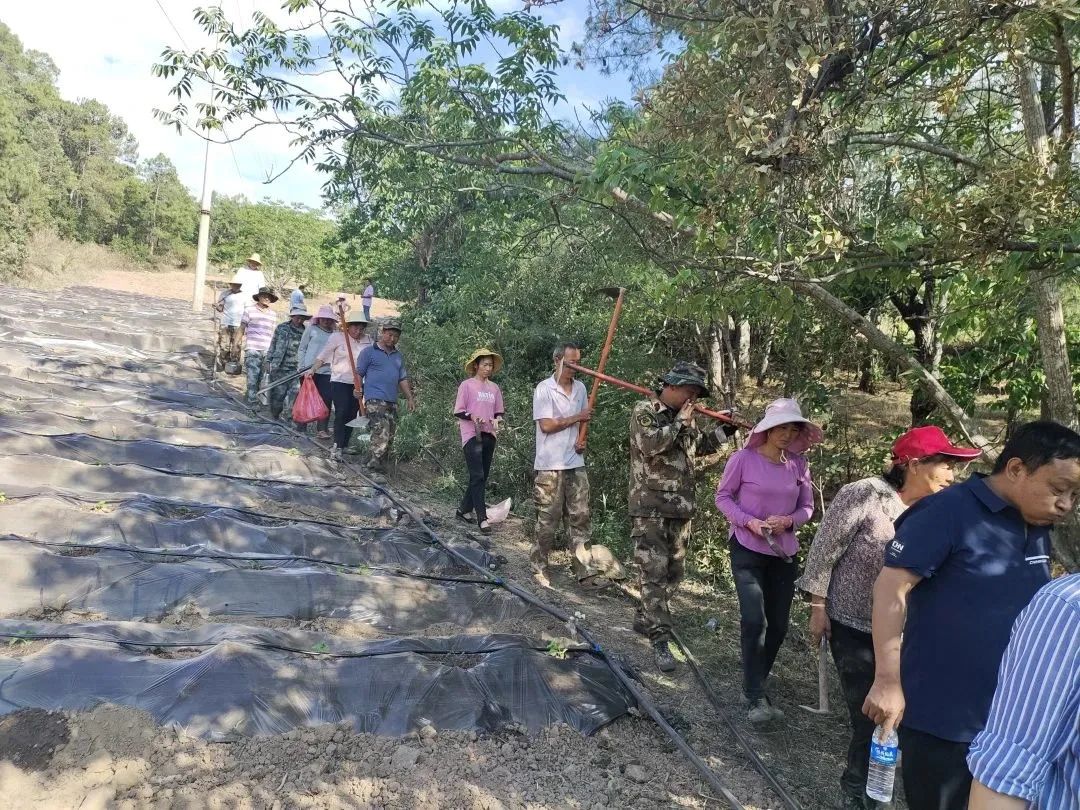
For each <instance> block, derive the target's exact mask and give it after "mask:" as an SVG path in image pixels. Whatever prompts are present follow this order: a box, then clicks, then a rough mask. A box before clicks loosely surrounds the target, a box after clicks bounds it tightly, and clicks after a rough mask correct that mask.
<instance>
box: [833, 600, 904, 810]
mask: <svg viewBox="0 0 1080 810" xmlns="http://www.w3.org/2000/svg"><path fill="white" fill-rule="evenodd" d="M829 646H830V647H831V648H832V656H833V661H834V662H836V671H837V672H838V673H839V674H840V688H841V689H842V690H843V692H844V702H845V703H846V704H847V709H848V716H849V717H850V718H851V742H850V743H849V744H848V754H847V767H845V768H844V773H843V775H842V776H841V777H840V789H841V790H842V791H843V792H844V793H845V794H846V795H848V796H851V797H853V798H855V799H856V800H857V801H859V802H860V803H861V804H860V806H862V807H866V808H888V807H891V806H892V805H891V804H886V803H885V802H878V801H874V800H873V799H871V798H870V797H869V796H867V795H866V772H867V770H868V769H869V767H870V739H871V738H872V737H873V736H874V721H873V720H871V719H870V718H869V717H867V716H866V715H865V714H863V713H862V706H863V701H865V700H866V695H867V693H868V692H869V691H870V687H871V686H872V685H873V683H874V637H873V636H872V635H870V634H869V633H864V632H863V631H862V630H856V629H855V628H854V627H848V626H847V625H846V624H841V623H840V622H838V621H835V620H834V621H833V622H832V637H831V638H830V639H829Z"/></svg>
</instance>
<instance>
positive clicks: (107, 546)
mask: <svg viewBox="0 0 1080 810" xmlns="http://www.w3.org/2000/svg"><path fill="white" fill-rule="evenodd" d="M388 542H392V541H388ZM0 543H29V544H30V545H35V546H47V547H49V548H61V549H64V548H84V549H96V550H101V551H116V552H120V553H122V554H130V555H131V556H133V557H138V556H140V555H147V556H151V557H181V558H183V559H185V560H228V561H233V562H302V563H308V564H313V565H325V566H329V567H331V568H343V569H347V570H345V571H344V572H343V573H348V574H355V573H356V569H358V568H366V569H368V571H377V572H380V573H384V574H386V575H388V576H399V577H410V578H412V579H427V580H433V581H435V582H459V583H464V584H466V585H490V584H491V581H490V580H488V579H481V578H479V577H471V578H470V577H452V576H443V575H441V574H424V573H420V572H417V571H407V570H405V569H404V568H393V567H390V566H386V565H377V564H375V565H371V564H367V563H341V562H335V561H333V560H323V559H319V558H318V557H305V556H302V555H297V554H259V553H258V552H252V553H250V554H229V553H227V552H217V553H206V552H203V553H197V552H190V551H187V550H180V549H163V548H143V547H141V546H131V545H124V544H121V543H62V542H55V541H51V540H40V539H38V538H34V537H23V536H22V535H17V534H6V535H0Z"/></svg>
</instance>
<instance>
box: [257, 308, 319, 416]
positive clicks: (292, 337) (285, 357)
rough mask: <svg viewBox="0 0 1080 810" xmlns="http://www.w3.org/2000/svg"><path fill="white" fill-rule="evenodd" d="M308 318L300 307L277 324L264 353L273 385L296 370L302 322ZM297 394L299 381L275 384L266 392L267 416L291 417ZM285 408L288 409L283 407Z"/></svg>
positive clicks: (302, 332) (298, 379)
mask: <svg viewBox="0 0 1080 810" xmlns="http://www.w3.org/2000/svg"><path fill="white" fill-rule="evenodd" d="M310 317H311V315H310V314H309V313H308V311H307V310H306V309H304V308H303V307H293V308H292V309H290V310H289V320H287V321H285V323H282V324H278V327H277V329H275V330H274V339H273V340H272V341H271V342H270V349H269V351H267V353H266V367H267V369H268V370H269V371H270V382H271V383H274V382H275V381H277V380H280V379H282V378H283V377H288V376H289V375H290V374H295V373H296V371H297V363H298V362H299V350H300V339H301V338H303V337H304V323H305V322H306V321H307V319H308V318H310ZM299 391H300V378H299V377H298V378H297V379H295V380H293V381H292V382H291V383H282V384H280V385H275V386H274V387H273V388H271V389H270V390H269V391H267V398H268V399H269V402H270V416H272V417H273V418H274V419H280V418H281V414H282V413H283V412H285V413H286V414H287V415H291V414H292V403H293V400H295V399H296V394H297V393H298V392H299ZM286 406H288V407H287V408H286Z"/></svg>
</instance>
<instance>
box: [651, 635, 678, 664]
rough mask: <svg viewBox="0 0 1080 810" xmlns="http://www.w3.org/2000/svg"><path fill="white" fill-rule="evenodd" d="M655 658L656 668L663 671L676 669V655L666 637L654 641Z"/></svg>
mask: <svg viewBox="0 0 1080 810" xmlns="http://www.w3.org/2000/svg"><path fill="white" fill-rule="evenodd" d="M652 649H653V658H654V659H655V660H656V668H657V669H659V670H660V671H661V672H674V671H675V656H674V655H672V654H671V650H670V649H668V640H667V639H666V638H661V639H657V640H656V641H654V642H653V643H652Z"/></svg>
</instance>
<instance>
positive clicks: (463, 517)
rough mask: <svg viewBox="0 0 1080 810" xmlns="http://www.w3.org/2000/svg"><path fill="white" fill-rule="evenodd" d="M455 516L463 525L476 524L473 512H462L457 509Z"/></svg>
mask: <svg viewBox="0 0 1080 810" xmlns="http://www.w3.org/2000/svg"><path fill="white" fill-rule="evenodd" d="M454 515H455V516H457V519H458V520H460V521H461V522H462V523H476V521H475V520H473V518H472V512H462V511H461V510H460V509H455V510H454Z"/></svg>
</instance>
